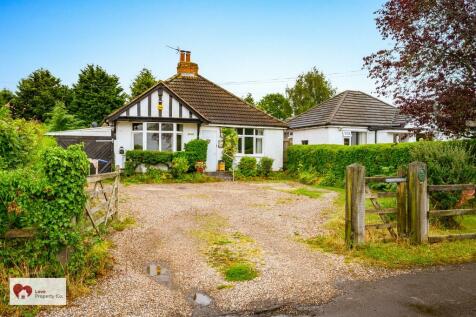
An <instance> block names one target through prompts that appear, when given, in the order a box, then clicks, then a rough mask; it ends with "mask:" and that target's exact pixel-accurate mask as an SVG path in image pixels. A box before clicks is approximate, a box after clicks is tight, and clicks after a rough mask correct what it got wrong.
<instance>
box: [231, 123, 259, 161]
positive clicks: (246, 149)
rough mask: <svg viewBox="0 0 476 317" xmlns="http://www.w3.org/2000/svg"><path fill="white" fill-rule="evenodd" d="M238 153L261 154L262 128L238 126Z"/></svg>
mask: <svg viewBox="0 0 476 317" xmlns="http://www.w3.org/2000/svg"><path fill="white" fill-rule="evenodd" d="M236 131H237V132H238V154H252V155H253V154H263V129H253V128H238V129H236Z"/></svg>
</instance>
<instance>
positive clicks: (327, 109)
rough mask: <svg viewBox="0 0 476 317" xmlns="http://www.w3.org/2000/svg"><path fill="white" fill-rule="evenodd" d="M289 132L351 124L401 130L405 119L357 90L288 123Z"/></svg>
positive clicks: (391, 108)
mask: <svg viewBox="0 0 476 317" xmlns="http://www.w3.org/2000/svg"><path fill="white" fill-rule="evenodd" d="M288 124H289V127H290V128H291V129H298V128H306V127H314V126H322V125H344V126H346V125H351V126H365V127H403V125H404V124H405V117H404V116H403V115H401V114H399V110H398V108H397V107H394V106H392V105H389V104H388V103H385V102H383V101H381V100H379V99H377V98H375V97H372V96H370V95H368V94H366V93H363V92H361V91H353V90H346V91H344V92H342V93H340V94H338V95H336V96H334V97H333V98H331V99H329V100H327V101H325V102H323V103H321V104H319V105H317V106H315V107H314V108H311V109H309V110H308V111H306V112H304V113H301V114H300V115H297V116H295V117H294V118H292V119H290V120H289V121H288Z"/></svg>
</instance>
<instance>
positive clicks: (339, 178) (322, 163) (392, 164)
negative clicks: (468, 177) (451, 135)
mask: <svg viewBox="0 0 476 317" xmlns="http://www.w3.org/2000/svg"><path fill="white" fill-rule="evenodd" d="M427 144H431V146H435V147H441V148H442V150H443V147H444V146H446V145H454V146H461V147H463V148H465V149H466V150H467V151H468V152H469V153H470V155H471V160H472V162H473V163H474V162H475V158H476V141H475V140H459V141H448V142H441V141H433V142H413V143H400V144H369V145H357V146H345V145H330V144H329V145H327V144H326V145H292V146H290V147H289V148H288V162H287V169H288V170H289V171H290V172H291V173H295V174H300V173H304V174H305V173H312V174H315V175H317V176H321V177H324V181H325V182H327V181H328V182H327V183H328V184H327V185H329V183H334V185H337V186H342V185H343V180H344V174H345V168H346V166H348V165H350V164H353V163H360V164H362V165H364V166H365V168H366V170H367V176H374V175H392V174H393V175H394V174H395V173H396V172H397V169H398V168H399V167H400V166H405V165H407V164H409V163H410V162H412V161H414V160H415V159H414V157H413V155H414V153H416V151H415V150H416V148H417V147H420V146H422V145H427ZM473 165H474V164H473Z"/></svg>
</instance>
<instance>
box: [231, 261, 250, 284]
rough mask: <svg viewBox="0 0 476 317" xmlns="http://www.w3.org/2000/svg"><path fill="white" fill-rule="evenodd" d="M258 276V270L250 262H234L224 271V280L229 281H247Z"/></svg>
mask: <svg viewBox="0 0 476 317" xmlns="http://www.w3.org/2000/svg"><path fill="white" fill-rule="evenodd" d="M257 276H258V272H257V271H256V270H255V268H254V267H253V265H252V264H250V263H234V264H232V265H230V266H229V267H228V268H227V269H226V271H225V280H227V281H230V282H240V281H249V280H252V279H254V278H255V277H257Z"/></svg>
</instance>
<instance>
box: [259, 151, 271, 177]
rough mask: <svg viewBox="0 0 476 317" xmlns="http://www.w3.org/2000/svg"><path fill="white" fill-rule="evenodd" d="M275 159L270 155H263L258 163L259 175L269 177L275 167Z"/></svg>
mask: <svg viewBox="0 0 476 317" xmlns="http://www.w3.org/2000/svg"><path fill="white" fill-rule="evenodd" d="M273 162H274V160H273V159H272V158H269V157H266V156H264V157H262V158H261V159H260V160H259V163H258V175H259V176H265V177H268V176H269V174H271V171H272V169H273Z"/></svg>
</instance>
